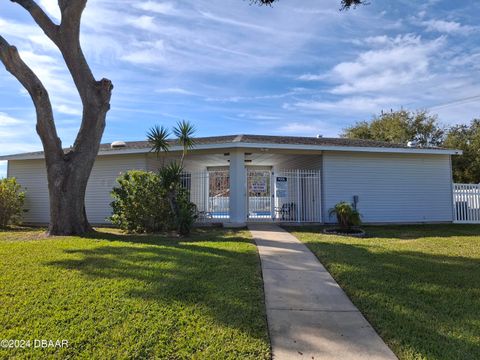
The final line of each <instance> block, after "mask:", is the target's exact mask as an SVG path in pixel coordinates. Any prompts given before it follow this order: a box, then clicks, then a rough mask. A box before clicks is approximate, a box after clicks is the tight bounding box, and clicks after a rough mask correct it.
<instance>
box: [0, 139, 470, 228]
mask: <svg viewBox="0 0 480 360" xmlns="http://www.w3.org/2000/svg"><path fill="white" fill-rule="evenodd" d="M196 140H197V143H196V146H195V148H194V149H193V150H191V151H190V152H189V155H188V156H187V158H186V161H185V173H186V174H185V177H184V184H185V186H186V187H188V188H189V189H190V194H191V199H192V201H193V202H195V203H196V204H197V207H198V210H199V214H200V217H199V221H203V222H222V223H225V224H228V225H232V226H233V225H242V224H245V223H246V222H249V221H262V222H267V221H282V222H295V223H296V222H312V223H329V222H334V221H335V219H333V218H329V216H328V210H329V209H330V208H331V207H333V206H334V205H335V204H336V203H338V202H340V201H348V202H352V203H354V202H355V203H356V205H357V208H358V210H359V211H360V213H361V214H362V220H363V222H365V223H415V222H419V223H422V222H452V221H453V206H452V201H453V195H452V168H451V159H450V158H451V156H452V155H458V154H460V153H461V152H460V151H456V150H447V149H439V148H418V147H409V146H407V145H401V144H390V143H384V142H377V141H366V140H350V139H334V138H309V137H288V136H261V135H232V136H217V137H205V138H197V139H196ZM179 152H180V147H179V146H178V145H175V144H173V147H172V151H170V152H168V153H167V154H163V153H162V154H160V156H157V155H156V154H154V153H152V152H150V146H149V144H148V142H146V141H139V142H127V143H125V144H124V146H121V147H111V145H110V144H104V145H102V146H101V148H100V152H99V154H98V157H97V160H96V162H95V165H94V168H93V171H92V174H91V176H90V181H89V184H88V188H87V193H86V208H87V215H88V218H89V221H90V222H91V223H93V224H102V223H106V222H107V220H106V219H107V218H108V217H109V216H110V212H111V208H110V202H111V201H112V199H111V197H110V192H111V190H112V188H113V187H114V186H115V185H116V182H115V180H116V178H117V177H118V176H119V175H120V174H121V173H122V172H125V171H127V170H131V169H137V170H149V171H156V170H157V169H158V168H159V167H160V166H162V164H164V163H165V162H168V161H171V160H173V159H178V157H179V155H178V154H179ZM0 160H8V174H7V175H8V176H9V177H15V178H17V180H18V181H19V183H20V184H21V185H22V186H23V187H24V188H26V191H27V197H26V208H27V209H28V210H29V211H28V212H27V213H26V215H25V222H27V223H48V221H49V202H48V190H47V180H46V170H45V164H44V159H43V153H42V152H37V153H26V154H19V155H10V156H2V157H0Z"/></svg>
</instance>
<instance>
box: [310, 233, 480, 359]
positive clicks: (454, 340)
mask: <svg viewBox="0 0 480 360" xmlns="http://www.w3.org/2000/svg"><path fill="white" fill-rule="evenodd" d="M307 245H308V246H309V247H310V249H311V250H312V251H314V252H315V253H316V254H317V256H318V257H319V259H320V261H322V262H323V264H324V265H325V266H326V267H327V269H328V270H329V271H330V272H331V273H332V275H333V276H334V277H335V279H336V280H337V281H338V282H339V284H340V285H341V286H342V288H343V289H344V290H345V292H346V293H347V294H348V295H349V296H350V298H351V299H352V301H353V302H354V303H355V305H357V306H358V307H359V309H360V310H361V311H362V313H363V314H364V315H366V317H367V318H368V319H369V320H370V321H371V323H372V324H373V325H374V327H375V328H376V329H377V331H378V332H379V333H380V335H381V336H382V337H383V338H384V339H385V340H386V341H387V342H388V343H389V344H390V345H391V346H392V348H393V349H394V350H395V351H396V353H397V355H399V356H400V357H401V358H417V357H418V358H427V359H464V360H465V359H479V358H480V260H478V259H474V258H466V257H461V256H441V255H431V254H426V253H422V252H415V251H385V249H381V250H380V251H379V250H378V249H373V246H371V247H370V246H369V245H368V244H365V245H353V244H344V243H340V242H335V241H332V242H323V241H322V242H315V241H313V242H309V243H307Z"/></svg>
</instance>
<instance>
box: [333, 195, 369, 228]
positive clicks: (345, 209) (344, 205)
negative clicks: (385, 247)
mask: <svg viewBox="0 0 480 360" xmlns="http://www.w3.org/2000/svg"><path fill="white" fill-rule="evenodd" d="M328 215H329V216H332V215H336V217H337V221H338V224H339V225H340V227H341V228H342V229H351V228H352V227H353V226H357V225H360V224H361V223H362V221H361V219H360V216H361V215H360V213H359V212H358V211H357V210H356V209H354V208H353V206H352V205H351V204H350V203H348V202H346V201H342V202H339V203H338V204H336V205H335V206H334V207H333V208H331V209H330V210H329V212H328Z"/></svg>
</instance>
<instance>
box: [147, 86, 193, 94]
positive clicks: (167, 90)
mask: <svg viewBox="0 0 480 360" xmlns="http://www.w3.org/2000/svg"><path fill="white" fill-rule="evenodd" d="M155 92H157V93H159V94H179V95H196V94H195V93H194V92H192V91H188V90H185V89H182V88H179V87H172V88H165V89H157V90H155Z"/></svg>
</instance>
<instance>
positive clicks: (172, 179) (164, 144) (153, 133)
mask: <svg viewBox="0 0 480 360" xmlns="http://www.w3.org/2000/svg"><path fill="white" fill-rule="evenodd" d="M195 131H196V129H195V126H193V125H192V124H191V123H189V122H188V121H185V120H182V121H179V122H178V123H177V125H176V126H175V127H174V128H173V135H175V137H176V138H177V141H178V143H179V144H180V146H181V147H182V156H181V158H180V162H176V161H174V162H171V163H169V164H167V165H165V164H163V165H162V167H161V168H160V170H159V174H158V175H159V179H160V186H161V187H162V189H164V190H165V194H166V197H167V201H168V203H169V205H170V208H171V211H172V214H173V216H174V217H175V223H176V224H177V231H178V232H179V233H180V234H187V233H188V232H189V231H190V228H191V225H192V224H193V221H194V220H195V213H196V211H195V206H194V205H193V203H191V202H190V200H189V199H188V197H187V196H185V194H184V193H185V191H186V189H183V188H182V186H181V179H182V172H183V162H184V159H185V156H186V155H187V152H188V150H189V149H191V148H193V147H194V146H195V139H194V137H193V135H194V134H195ZM169 136H170V133H169V131H168V130H167V129H166V128H165V127H163V126H158V125H156V126H154V127H153V128H151V129H150V131H149V132H148V133H147V139H148V142H149V143H150V145H151V146H152V150H151V151H154V152H155V153H156V154H157V156H158V155H159V154H160V152H167V151H169V150H170V146H171V144H172V143H171V142H170V141H169V140H168V137H169Z"/></svg>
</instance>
